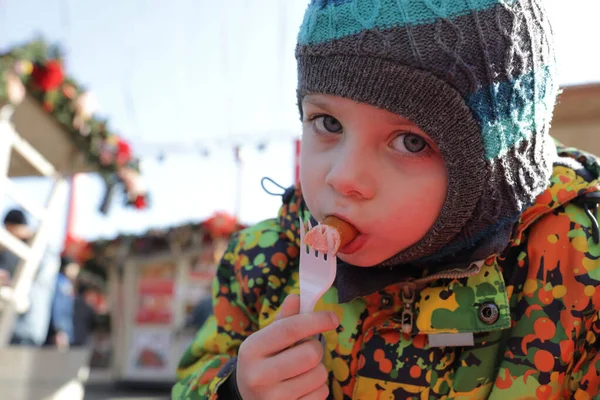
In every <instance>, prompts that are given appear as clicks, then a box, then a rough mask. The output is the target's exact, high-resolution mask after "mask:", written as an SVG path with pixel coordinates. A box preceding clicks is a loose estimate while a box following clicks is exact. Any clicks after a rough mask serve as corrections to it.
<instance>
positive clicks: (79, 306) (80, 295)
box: [71, 282, 96, 347]
mask: <svg viewBox="0 0 600 400" xmlns="http://www.w3.org/2000/svg"><path fill="white" fill-rule="evenodd" d="M95 290H96V289H95V288H94V287H93V286H91V285H89V284H87V283H85V282H79V283H78V284H77V296H76V297H75V300H74V303H73V339H72V341H71V345H72V346H73V347H75V346H87V345H89V344H90V343H91V339H92V335H93V332H94V329H95V327H96V310H95V309H94V307H92V306H91V304H90V301H89V300H88V295H89V294H92V293H93V292H94V291H95Z"/></svg>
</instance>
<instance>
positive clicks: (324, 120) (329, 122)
mask: <svg viewBox="0 0 600 400" xmlns="http://www.w3.org/2000/svg"><path fill="white" fill-rule="evenodd" d="M315 126H316V128H317V130H319V131H327V132H331V133H339V132H341V131H342V124H341V123H340V121H338V120H337V119H335V118H333V117H332V116H331V115H323V116H320V117H317V118H316V119H315Z"/></svg>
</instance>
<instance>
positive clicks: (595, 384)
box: [573, 311, 600, 399]
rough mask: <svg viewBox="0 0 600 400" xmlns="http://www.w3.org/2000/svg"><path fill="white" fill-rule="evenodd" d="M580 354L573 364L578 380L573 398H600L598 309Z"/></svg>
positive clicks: (599, 329) (599, 323)
mask: <svg viewBox="0 0 600 400" xmlns="http://www.w3.org/2000/svg"><path fill="white" fill-rule="evenodd" d="M580 354H581V355H580V358H579V360H578V361H577V363H576V364H575V375H576V376H575V378H580V381H579V387H578V388H577V390H576V391H575V393H574V394H573V398H575V399H600V311H597V312H596V314H595V315H594V317H593V319H592V323H591V325H590V327H589V328H588V331H587V335H586V340H585V342H584V343H583V346H582V349H581V351H580ZM578 369H579V370H578ZM577 370H578V371H577Z"/></svg>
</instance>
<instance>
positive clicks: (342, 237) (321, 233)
mask: <svg viewBox="0 0 600 400" xmlns="http://www.w3.org/2000/svg"><path fill="white" fill-rule="evenodd" d="M357 235H358V231H357V230H356V228H355V227H354V226H352V225H351V224H349V223H348V222H346V221H343V220H341V219H339V218H337V217H334V216H328V217H325V219H323V222H322V223H320V224H319V225H317V226H315V227H314V228H312V229H311V230H310V231H308V232H307V233H306V236H305V237H304V243H306V244H307V245H309V246H310V247H312V248H313V249H315V250H316V251H318V252H323V253H325V252H327V247H328V246H327V245H328V243H330V242H331V243H332V244H333V249H334V251H333V254H332V255H335V254H337V252H338V250H339V249H340V247H342V248H343V247H344V246H346V245H347V244H348V243H350V242H351V241H352V240H354V238H355V237H356V236H357Z"/></svg>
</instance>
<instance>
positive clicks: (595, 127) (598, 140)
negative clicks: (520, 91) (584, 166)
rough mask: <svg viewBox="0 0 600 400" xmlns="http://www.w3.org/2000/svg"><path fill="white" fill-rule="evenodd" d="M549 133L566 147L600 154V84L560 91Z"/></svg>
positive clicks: (578, 86)
mask: <svg viewBox="0 0 600 400" xmlns="http://www.w3.org/2000/svg"><path fill="white" fill-rule="evenodd" d="M550 132H551V134H552V136H554V137H555V138H557V139H558V140H560V141H561V142H563V143H565V144H567V145H569V146H574V147H578V148H580V149H583V150H586V151H588V152H591V153H594V154H600V134H599V133H600V83H592V84H586V85H576V86H567V87H565V88H563V92H562V94H561V95H560V96H559V98H558V104H557V106H556V109H555V112H554V118H553V119H552V128H551V130H550Z"/></svg>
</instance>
